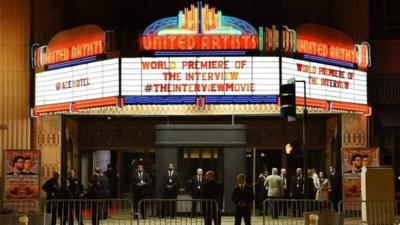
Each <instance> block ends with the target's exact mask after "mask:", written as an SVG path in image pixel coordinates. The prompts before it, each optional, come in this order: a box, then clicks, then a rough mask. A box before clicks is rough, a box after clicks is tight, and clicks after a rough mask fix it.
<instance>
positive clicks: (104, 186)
mask: <svg viewBox="0 0 400 225" xmlns="http://www.w3.org/2000/svg"><path fill="white" fill-rule="evenodd" d="M95 173H97V174H98V175H99V183H100V196H99V198H100V199H103V200H104V201H103V202H101V203H99V208H100V211H99V212H100V219H107V218H108V208H109V207H110V205H111V202H110V201H107V198H108V196H109V194H110V183H109V181H108V178H107V177H106V176H104V174H103V171H102V170H101V169H100V168H98V167H96V169H95Z"/></svg>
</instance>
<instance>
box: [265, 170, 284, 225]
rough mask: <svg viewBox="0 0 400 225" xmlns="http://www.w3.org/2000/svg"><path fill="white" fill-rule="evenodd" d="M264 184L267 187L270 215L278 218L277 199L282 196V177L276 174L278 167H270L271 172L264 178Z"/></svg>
mask: <svg viewBox="0 0 400 225" xmlns="http://www.w3.org/2000/svg"><path fill="white" fill-rule="evenodd" d="M265 186H266V187H267V188H268V199H270V205H269V206H268V208H269V210H270V214H271V217H272V218H273V219H278V215H279V208H278V202H277V199H279V198H281V197H282V196H283V182H282V177H280V176H279V175H278V169H277V168H272V174H271V175H269V176H268V177H267V179H266V180H265Z"/></svg>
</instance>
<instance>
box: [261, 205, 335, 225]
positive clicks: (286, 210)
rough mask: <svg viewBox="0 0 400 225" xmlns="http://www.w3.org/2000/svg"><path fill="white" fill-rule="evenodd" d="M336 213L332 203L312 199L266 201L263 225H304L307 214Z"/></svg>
mask: <svg viewBox="0 0 400 225" xmlns="http://www.w3.org/2000/svg"><path fill="white" fill-rule="evenodd" d="M326 211H334V208H333V204H332V202H331V201H317V200H310V199H266V200H265V201H264V202H263V225H304V217H303V214H304V213H305V212H326Z"/></svg>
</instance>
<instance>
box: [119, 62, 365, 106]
mask: <svg viewBox="0 0 400 225" xmlns="http://www.w3.org/2000/svg"><path fill="white" fill-rule="evenodd" d="M121 65H122V68H121V72H122V74H121V85H122V87H121V88H122V90H121V91H122V95H123V96H153V97H157V96H208V97H210V96H241V95H242V96H244V95H247V96H249V95H252V96H277V95H278V94H279V63H278V57H165V58H161V57H160V58H122V64H121ZM282 72H283V73H282V76H283V77H282V82H283V83H286V82H287V80H288V79H290V78H293V77H294V78H295V79H296V80H305V81H306V82H307V88H308V89H307V91H308V92H307V94H308V96H307V97H308V98H312V99H319V100H325V101H334V102H345V103H352V104H362V105H366V104H367V74H366V72H363V71H360V70H355V69H347V68H343V67H337V66H332V65H327V64H322V63H314V62H308V61H304V60H297V59H291V58H286V57H284V58H283V64H282ZM302 91H303V88H302V87H300V86H299V87H298V88H297V96H299V97H302V96H303V92H302Z"/></svg>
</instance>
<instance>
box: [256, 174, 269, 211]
mask: <svg viewBox="0 0 400 225" xmlns="http://www.w3.org/2000/svg"><path fill="white" fill-rule="evenodd" d="M267 177H268V170H267V169H263V170H262V171H261V173H260V175H259V176H258V178H257V182H256V184H255V186H256V207H257V209H258V212H259V215H260V216H262V215H263V202H264V200H265V199H266V198H267V189H266V187H265V185H264V183H265V180H266V179H267Z"/></svg>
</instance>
